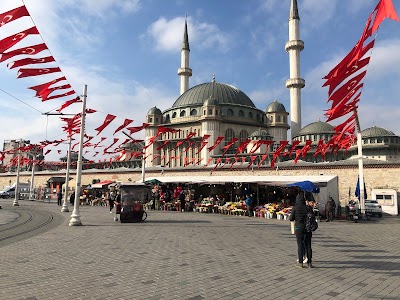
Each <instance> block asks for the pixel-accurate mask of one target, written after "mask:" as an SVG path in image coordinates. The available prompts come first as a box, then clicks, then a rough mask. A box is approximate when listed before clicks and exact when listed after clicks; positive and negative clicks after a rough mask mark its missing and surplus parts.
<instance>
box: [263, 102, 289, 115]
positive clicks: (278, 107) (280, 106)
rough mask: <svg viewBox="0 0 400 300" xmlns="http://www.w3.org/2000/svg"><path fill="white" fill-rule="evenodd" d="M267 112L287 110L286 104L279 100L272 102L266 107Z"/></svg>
mask: <svg viewBox="0 0 400 300" xmlns="http://www.w3.org/2000/svg"><path fill="white" fill-rule="evenodd" d="M266 112H267V113H274V112H286V109H285V106H283V104H282V103H279V102H278V101H277V100H275V101H274V102H272V103H270V104H269V105H268V106H267V109H266Z"/></svg>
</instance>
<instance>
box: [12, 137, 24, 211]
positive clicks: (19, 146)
mask: <svg viewBox="0 0 400 300" xmlns="http://www.w3.org/2000/svg"><path fill="white" fill-rule="evenodd" d="M21 141H22V139H20V140H19V142H18V164H17V182H16V184H15V197H14V202H13V204H12V205H13V206H19V203H18V199H19V167H20V164H21Z"/></svg>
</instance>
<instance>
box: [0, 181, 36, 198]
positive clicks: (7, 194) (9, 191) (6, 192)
mask: <svg viewBox="0 0 400 300" xmlns="http://www.w3.org/2000/svg"><path fill="white" fill-rule="evenodd" d="M15 186H16V183H14V184H13V185H12V186H6V187H5V188H4V189H3V190H2V191H0V198H5V199H8V198H15ZM29 188H30V184H29V183H25V182H20V183H19V186H18V189H19V194H20V198H21V192H22V191H25V193H26V190H28V192H29Z"/></svg>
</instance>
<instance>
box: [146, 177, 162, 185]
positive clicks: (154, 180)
mask: <svg viewBox="0 0 400 300" xmlns="http://www.w3.org/2000/svg"><path fill="white" fill-rule="evenodd" d="M144 183H145V184H161V183H162V182H161V181H160V180H158V179H156V178H154V179H150V180H147V181H145V182H144Z"/></svg>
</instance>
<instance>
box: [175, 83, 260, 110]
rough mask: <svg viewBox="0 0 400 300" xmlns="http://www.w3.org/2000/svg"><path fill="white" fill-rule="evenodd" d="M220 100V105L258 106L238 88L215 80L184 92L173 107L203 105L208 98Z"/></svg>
mask: <svg viewBox="0 0 400 300" xmlns="http://www.w3.org/2000/svg"><path fill="white" fill-rule="evenodd" d="M210 98H212V99H216V100H218V102H219V104H220V105H223V104H230V105H241V106H248V107H252V108H256V106H255V105H254V103H253V101H251V100H250V98H249V97H248V96H247V95H246V94H245V93H243V92H242V91H241V90H239V89H238V88H236V87H234V86H232V85H229V84H224V83H218V82H215V81H212V82H209V83H203V84H199V85H196V86H194V87H192V88H191V89H189V90H187V91H186V92H184V93H183V94H182V95H181V96H180V97H179V98H178V99H177V100H176V101H175V103H174V104H173V105H172V108H179V107H187V106H199V105H200V106H203V104H204V102H205V101H207V100H208V99H210Z"/></svg>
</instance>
